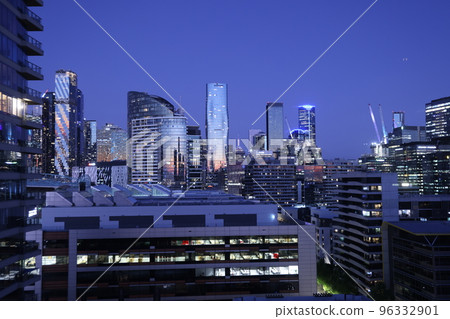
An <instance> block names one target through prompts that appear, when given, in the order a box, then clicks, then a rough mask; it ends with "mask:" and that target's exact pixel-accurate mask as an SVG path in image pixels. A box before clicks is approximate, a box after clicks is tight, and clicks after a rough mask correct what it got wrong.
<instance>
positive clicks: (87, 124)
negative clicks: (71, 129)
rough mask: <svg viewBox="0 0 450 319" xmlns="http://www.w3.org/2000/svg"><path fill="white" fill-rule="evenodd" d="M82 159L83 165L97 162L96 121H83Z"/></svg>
mask: <svg viewBox="0 0 450 319" xmlns="http://www.w3.org/2000/svg"><path fill="white" fill-rule="evenodd" d="M84 141H85V148H84V154H83V155H84V159H83V165H89V164H90V163H95V162H97V121H96V120H85V121H84Z"/></svg>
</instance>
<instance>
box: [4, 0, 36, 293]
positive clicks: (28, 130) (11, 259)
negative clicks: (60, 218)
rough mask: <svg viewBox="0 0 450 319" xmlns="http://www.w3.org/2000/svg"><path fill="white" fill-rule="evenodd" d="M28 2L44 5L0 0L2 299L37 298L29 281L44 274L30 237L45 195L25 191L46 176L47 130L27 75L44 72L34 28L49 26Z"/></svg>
mask: <svg viewBox="0 0 450 319" xmlns="http://www.w3.org/2000/svg"><path fill="white" fill-rule="evenodd" d="M29 6H42V1H38V0H35V1H31V0H29V1H22V0H16V1H5V0H1V1H0V17H1V18H0V74H1V78H0V154H1V156H0V166H1V169H0V185H1V187H0V188H1V190H0V300H24V299H31V300H32V299H34V295H28V294H27V293H26V292H25V291H24V287H26V286H29V285H32V284H33V283H35V282H37V281H38V280H39V279H40V277H39V271H37V270H36V264H37V263H39V260H40V258H39V257H38V256H39V255H40V251H39V248H38V245H37V244H36V243H35V242H32V241H27V240H26V237H27V235H29V234H30V232H32V231H34V230H38V229H40V225H38V223H39V219H38V218H37V217H39V216H38V215H37V210H36V206H37V205H39V204H40V201H39V200H38V199H36V198H35V197H34V195H35V194H34V193H32V192H27V191H26V183H27V179H38V178H40V177H41V175H40V174H38V173H39V171H40V170H39V168H37V167H35V165H34V162H33V161H34V159H35V157H36V156H38V155H40V154H42V148H41V145H40V143H39V141H37V140H34V136H35V135H36V134H38V133H39V132H41V130H42V123H41V118H40V117H37V116H34V114H33V113H32V112H31V111H33V108H34V107H35V106H36V105H41V104H42V98H41V93H39V92H37V91H36V90H33V89H31V88H29V87H28V81H29V80H42V79H43V76H42V74H41V68H40V67H39V66H37V65H35V64H33V63H31V62H30V61H29V60H28V59H29V56H41V55H43V51H42V48H41V43H40V42H39V41H38V40H36V39H34V38H33V37H31V36H30V35H29V31H42V30H43V28H44V27H43V26H42V24H41V18H40V17H39V16H38V15H36V14H35V13H34V12H33V11H31V10H30V9H29V8H28V7H29ZM38 108H39V109H40V107H38Z"/></svg>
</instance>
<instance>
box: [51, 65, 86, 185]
mask: <svg viewBox="0 0 450 319" xmlns="http://www.w3.org/2000/svg"><path fill="white" fill-rule="evenodd" d="M55 86H56V87H55V153H56V157H55V166H56V172H57V174H58V175H64V176H70V174H71V169H72V167H74V166H81V165H82V159H83V151H84V134H83V129H84V118H83V114H84V111H83V107H84V105H83V94H82V92H81V91H80V90H79V89H78V77H77V74H76V73H75V72H73V71H69V70H58V71H56V76H55Z"/></svg>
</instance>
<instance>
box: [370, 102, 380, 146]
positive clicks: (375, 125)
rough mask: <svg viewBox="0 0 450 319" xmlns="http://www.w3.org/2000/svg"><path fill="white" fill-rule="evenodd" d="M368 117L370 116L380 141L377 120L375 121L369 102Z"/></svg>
mask: <svg viewBox="0 0 450 319" xmlns="http://www.w3.org/2000/svg"><path fill="white" fill-rule="evenodd" d="M369 111H370V117H371V118H372V123H373V126H374V127H375V132H376V133H377V138H378V142H381V139H380V132H378V127H377V122H376V121H375V116H374V115H373V111H372V106H371V105H370V104H369Z"/></svg>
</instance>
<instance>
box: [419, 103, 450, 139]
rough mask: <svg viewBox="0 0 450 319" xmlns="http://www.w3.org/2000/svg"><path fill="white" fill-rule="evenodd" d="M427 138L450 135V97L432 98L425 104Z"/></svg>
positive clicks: (447, 136)
mask: <svg viewBox="0 0 450 319" xmlns="http://www.w3.org/2000/svg"><path fill="white" fill-rule="evenodd" d="M425 114H426V117H425V121H426V124H425V125H426V129H427V138H428V139H429V140H434V139H436V138H449V137H450V97H444V98H441V99H438V100H432V101H431V102H430V103H427V104H426V106H425Z"/></svg>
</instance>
